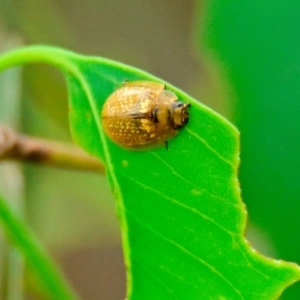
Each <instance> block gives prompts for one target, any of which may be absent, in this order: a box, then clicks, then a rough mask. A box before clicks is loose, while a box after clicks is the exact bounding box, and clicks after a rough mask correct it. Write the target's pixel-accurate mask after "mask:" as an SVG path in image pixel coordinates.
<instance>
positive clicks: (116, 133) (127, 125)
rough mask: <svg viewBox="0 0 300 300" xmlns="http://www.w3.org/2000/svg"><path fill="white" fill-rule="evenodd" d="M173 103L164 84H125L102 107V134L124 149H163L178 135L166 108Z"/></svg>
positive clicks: (175, 98) (174, 96)
mask: <svg viewBox="0 0 300 300" xmlns="http://www.w3.org/2000/svg"><path fill="white" fill-rule="evenodd" d="M174 101H177V97H176V95H175V94H174V93H172V92H170V91H167V90H165V86H164V85H163V84H159V83H154V82H148V81H135V82H126V83H124V84H123V86H122V87H121V88H119V89H118V90H116V91H115V92H114V93H113V94H112V95H111V96H110V97H109V98H108V99H107V100H106V102H105V104H104V106H103V110H102V122H103V126H104V130H105V132H106V134H107V135H108V136H109V137H110V138H111V139H112V140H113V141H114V142H116V143H117V144H119V145H121V146H123V147H125V148H130V149H145V148H152V147H156V146H159V145H163V144H165V143H166V141H167V140H168V139H170V138H172V137H173V136H175V135H176V134H177V130H175V129H174V128H172V126H171V124H170V122H169V118H170V116H169V115H170V112H169V107H170V105H172V103H173V102H174ZM156 112H158V113H157V115H158V116H156V115H155V114H156ZM157 117H158V118H159V120H158V119H157Z"/></svg>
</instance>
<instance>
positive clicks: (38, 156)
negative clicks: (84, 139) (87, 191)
mask: <svg viewBox="0 0 300 300" xmlns="http://www.w3.org/2000/svg"><path fill="white" fill-rule="evenodd" d="M1 160H20V161H25V162H31V163H36V164H42V165H48V166H51V167H58V168H65V169H75V170H85V171H93V172H99V173H101V174H104V173H105V168H104V165H103V164H102V163H101V162H100V161H99V160H98V159H96V158H94V157H91V156H89V155H88V154H86V153H85V152H84V151H83V150H81V149H80V148H78V147H76V146H73V145H69V144H63V143H58V142H53V141H47V140H42V139H36V138H31V137H28V136H24V135H19V134H17V133H16V132H14V131H13V130H11V129H9V128H6V127H0V161H1Z"/></svg>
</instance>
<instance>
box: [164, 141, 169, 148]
mask: <svg viewBox="0 0 300 300" xmlns="http://www.w3.org/2000/svg"><path fill="white" fill-rule="evenodd" d="M165 145H166V150H168V149H169V147H168V146H169V145H168V141H165Z"/></svg>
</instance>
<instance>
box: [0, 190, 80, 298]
mask: <svg viewBox="0 0 300 300" xmlns="http://www.w3.org/2000/svg"><path fill="white" fill-rule="evenodd" d="M0 224H1V226H2V228H3V229H4V231H5V233H6V235H7V236H8V238H9V239H10V240H11V241H12V242H13V243H14V244H15V245H16V246H17V247H18V248H19V249H20V250H21V253H22V254H23V255H24V257H25V259H26V261H27V262H28V264H29V266H30V267H31V268H32V270H33V271H34V273H35V275H36V276H37V277H38V279H39V283H40V286H41V287H42V288H43V290H44V291H45V292H46V293H47V296H46V297H47V298H46V299H61V300H74V299H78V298H77V296H76V295H75V293H74V292H73V291H72V289H71V288H70V287H68V284H67V282H66V281H65V279H64V278H63V276H62V275H61V274H60V272H59V271H58V270H57V268H56V266H55V265H54V264H53V262H52V260H51V259H50V258H49V257H48V254H47V252H46V251H45V249H44V248H43V246H42V245H41V244H40V243H39V241H38V240H37V239H36V237H35V236H34V235H33V234H32V232H31V231H30V230H29V229H28V228H27V227H26V225H25V224H24V223H23V222H22V221H20V220H19V218H18V217H17V216H16V213H15V212H13V211H12V209H11V208H10V207H9V205H8V204H7V201H6V200H4V199H3V198H2V197H1V196H0Z"/></svg>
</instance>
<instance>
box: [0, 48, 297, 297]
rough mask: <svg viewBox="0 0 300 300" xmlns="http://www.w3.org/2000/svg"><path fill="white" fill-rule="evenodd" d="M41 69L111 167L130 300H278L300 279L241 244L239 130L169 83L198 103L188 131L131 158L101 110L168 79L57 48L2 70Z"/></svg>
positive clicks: (87, 141)
mask: <svg viewBox="0 0 300 300" xmlns="http://www.w3.org/2000/svg"><path fill="white" fill-rule="evenodd" d="M33 62H44V63H50V64H52V65H54V66H56V67H58V68H60V69H61V70H62V71H63V72H64V74H65V76H66V79H67V82H68V90H69V98H70V107H69V111H70V121H71V130H72V134H73V137H74V139H75V141H76V142H77V143H79V144H80V145H81V146H82V147H83V148H85V149H86V150H87V151H88V152H89V153H91V154H92V155H95V156H97V157H98V158H99V159H101V160H102V161H103V162H104V163H105V165H106V168H107V176H108V178H109V181H110V184H111V187H112V191H113V193H114V195H115V197H116V199H117V208H118V214H119V217H120V223H121V230H122V238H123V249H124V255H125V263H126V266H127V279H128V290H127V294H128V299H143V300H144V299H273V298H275V297H278V296H279V295H280V293H281V292H282V290H283V289H284V287H286V286H287V285H289V284H291V283H292V282H294V281H296V280H297V279H299V277H300V269H299V268H298V266H296V265H294V264H289V263H285V262H281V261H273V260H271V259H268V258H265V257H263V256H261V255H259V254H258V253H256V252H255V251H254V250H253V249H251V247H250V245H249V244H248V242H247V241H246V240H245V238H244V236H243V233H244V229H245V224H246V211H245V207H244V205H243V204H242V202H241V200H240V191H239V185H238V180H237V167H238V163H239V142H238V132H237V130H236V129H235V128H234V127H233V126H232V125H231V124H230V123H228V122H227V121H226V120H225V119H223V118H222V117H220V116H218V115H217V114H216V113H214V112H213V111H211V110H210V109H208V108H207V107H205V106H203V105H201V104H200V103H199V102H197V101H196V100H195V99H192V98H191V97H189V96H188V95H186V94H185V93H183V92H182V91H180V90H178V89H177V88H175V87H174V86H172V85H170V84H168V83H167V88H168V89H171V90H173V91H174V92H175V93H176V94H177V96H178V97H179V98H180V99H181V100H183V101H184V102H190V103H191V109H190V122H189V124H188V125H187V126H186V127H185V128H184V129H182V130H181V131H180V133H179V135H178V136H177V137H176V138H174V139H172V140H171V141H170V142H169V150H168V151H166V149H165V148H164V147H162V148H159V149H155V150H150V151H128V150H125V149H122V148H120V147H118V146H117V145H115V144H114V143H113V142H111V141H110V140H109V139H108V138H107V137H106V136H105V134H104V132H103V129H102V125H101V118H100V115H101V110H102V106H103V103H104V101H105V99H106V98H107V97H108V96H109V95H110V94H111V93H112V92H113V91H114V90H115V89H116V88H118V87H119V86H121V84H122V82H123V81H124V80H130V81H131V80H151V81H157V82H163V81H162V80H160V79H158V78H156V77H153V76H151V75H149V74H147V73H145V72H142V71H140V70H137V69H135V68H132V67H129V66H125V65H123V64H120V63H116V62H113V61H109V60H105V59H102V58H95V57H85V56H80V55H77V54H74V53H71V52H68V51H64V50H60V49H56V48H51V47H28V48H24V49H20V50H19V51H16V52H12V53H10V54H7V55H6V56H3V58H2V60H1V61H0V69H3V68H5V67H8V66H11V65H13V64H14V65H16V64H20V63H33ZM163 83H165V82H163Z"/></svg>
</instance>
